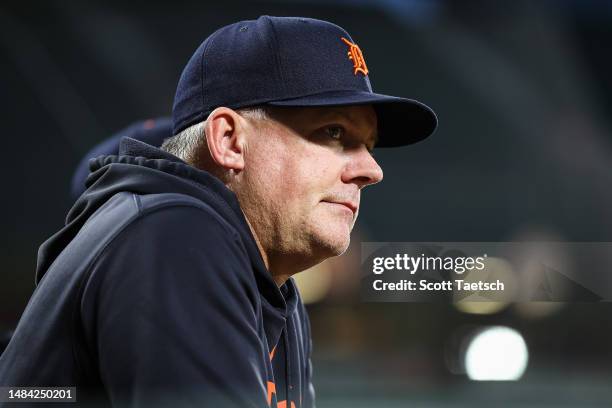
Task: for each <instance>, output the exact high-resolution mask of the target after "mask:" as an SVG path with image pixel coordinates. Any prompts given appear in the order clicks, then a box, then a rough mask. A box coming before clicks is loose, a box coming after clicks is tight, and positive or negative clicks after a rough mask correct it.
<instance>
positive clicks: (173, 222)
mask: <svg viewBox="0 0 612 408" xmlns="http://www.w3.org/2000/svg"><path fill="white" fill-rule="evenodd" d="M121 194H124V193H121ZM121 194H119V195H121ZM117 200H118V201H117V202H116V203H110V202H109V205H108V208H107V209H106V210H104V211H103V212H101V213H100V214H97V215H96V216H95V217H92V218H96V219H94V220H92V222H94V223H95V222H100V223H103V224H104V225H108V224H109V223H111V224H112V222H113V218H114V217H115V215H113V214H112V213H113V212H118V213H122V214H123V218H122V224H123V225H122V227H121V228H120V229H119V230H118V231H116V233H115V234H113V236H107V237H106V244H105V245H104V248H103V249H102V250H101V251H100V253H99V254H98V256H97V257H96V259H95V261H94V262H93V263H92V265H91V267H90V271H89V273H88V275H89V277H88V279H87V280H88V282H87V284H86V288H85V292H86V293H91V291H92V289H94V288H96V289H95V290H94V292H96V291H97V289H98V288H100V287H102V288H104V287H107V288H109V287H114V285H116V284H117V283H119V282H123V283H125V284H127V285H128V286H131V287H134V288H136V290H144V289H145V288H146V286H147V285H144V286H143V283H144V282H158V284H160V286H166V287H170V286H176V287H180V286H182V287H183V288H185V287H198V286H199V287H207V288H213V287H214V288H216V290H221V291H225V290H230V288H231V287H242V288H243V289H244V288H246V287H250V286H253V287H254V286H255V283H254V276H253V272H252V268H251V262H250V259H249V256H248V253H247V251H246V249H245V246H244V244H243V242H242V240H241V237H240V235H239V233H238V232H237V231H236V229H235V228H234V227H233V226H232V225H231V224H230V223H229V222H228V221H227V220H225V219H224V218H223V217H222V216H221V215H220V214H219V213H218V212H217V211H215V210H214V208H212V207H211V206H209V205H208V204H206V203H204V202H202V201H200V200H197V199H194V198H192V197H189V196H186V195H182V194H152V195H145V196H139V195H134V194H125V195H124V196H122V197H118V199H117ZM105 212H106V214H105ZM126 212H127V214H126Z"/></svg>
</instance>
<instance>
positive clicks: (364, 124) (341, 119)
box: [271, 105, 378, 140]
mask: <svg viewBox="0 0 612 408" xmlns="http://www.w3.org/2000/svg"><path fill="white" fill-rule="evenodd" d="M271 113H272V117H273V118H274V119H277V120H279V121H281V122H283V123H284V124H286V125H288V126H290V127H293V128H309V127H317V126H321V125H325V124H328V123H334V122H338V123H339V124H342V125H345V126H347V127H350V129H349V130H351V131H355V132H358V133H359V134H360V135H362V136H364V137H368V138H373V139H374V140H376V139H377V136H378V134H377V129H378V118H377V115H376V111H375V110H374V108H373V107H372V105H351V106H321V107H282V108H281V107H274V108H273V109H272V112H271Z"/></svg>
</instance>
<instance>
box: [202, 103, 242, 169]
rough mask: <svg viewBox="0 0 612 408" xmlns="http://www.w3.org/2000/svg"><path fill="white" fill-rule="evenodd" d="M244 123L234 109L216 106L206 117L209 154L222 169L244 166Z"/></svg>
mask: <svg viewBox="0 0 612 408" xmlns="http://www.w3.org/2000/svg"><path fill="white" fill-rule="evenodd" d="M245 128H246V123H245V122H244V119H243V118H242V117H241V116H240V115H238V113H236V112H235V111H233V110H232V109H229V108H225V107H221V108H217V109H215V110H214V111H212V112H211V113H210V115H208V118H207V119H206V126H205V128H204V129H205V131H206V143H207V144H208V150H209V151H210V156H211V157H212V159H213V160H214V161H215V163H216V164H217V165H219V166H221V167H223V168H224V169H227V170H235V171H241V170H242V169H243V168H244V162H245V160H244V152H245V143H246V135H245Z"/></svg>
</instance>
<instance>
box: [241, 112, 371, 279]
mask: <svg viewBox="0 0 612 408" xmlns="http://www.w3.org/2000/svg"><path fill="white" fill-rule="evenodd" d="M308 113H309V114H310V116H312V117H313V118H314V117H315V116H316V115H317V112H313V111H310V112H308ZM273 118H274V120H264V121H260V123H258V124H257V129H256V131H254V132H252V134H251V135H249V136H250V137H249V140H248V142H247V146H248V147H247V149H246V165H245V170H244V171H243V173H242V174H241V175H240V177H239V180H238V182H237V183H236V185H235V186H234V188H233V189H234V191H235V192H236V193H237V196H238V199H239V201H240V205H241V207H242V209H243V211H244V213H245V216H246V217H247V220H248V221H249V223H250V225H251V228H252V229H253V231H254V233H255V235H256V238H257V240H258V243H259V245H260V246H261V247H262V248H263V250H264V252H265V254H266V256H267V258H268V263H269V265H272V266H275V267H276V268H277V269H279V270H282V271H283V272H289V273H288V274H289V275H290V274H292V273H296V272H299V271H301V270H304V269H307V268H309V267H311V266H313V265H315V264H317V263H319V262H321V261H323V260H324V259H326V258H329V257H332V256H337V255H340V254H342V253H343V252H344V251H345V250H346V249H347V248H348V245H349V243H350V232H351V230H352V228H353V226H354V224H355V221H356V218H357V211H356V209H357V208H358V205H359V197H360V188H359V187H358V186H357V185H355V184H351V183H345V182H343V181H342V180H341V173H342V171H343V168H344V167H345V165H346V163H345V162H346V159H345V158H343V156H342V155H341V154H339V151H338V149H332V148H330V146H329V145H328V144H327V142H326V141H325V142H324V143H318V142H316V141H315V142H313V140H312V139H311V138H310V135H309V134H308V132H309V131H310V130H311V129H312V126H311V124H310V123H311V119H312V118H310V117H309V116H307V115H306V116H305V115H301V114H300V112H299V111H298V110H295V109H291V110H286V109H282V110H280V112H279V111H275V112H274V114H273ZM277 119H278V120H277ZM374 123H375V122H374ZM347 203H350V204H348V205H347ZM355 205H356V206H357V208H355ZM271 272H273V273H274V271H271Z"/></svg>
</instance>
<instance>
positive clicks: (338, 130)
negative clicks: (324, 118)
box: [325, 125, 345, 140]
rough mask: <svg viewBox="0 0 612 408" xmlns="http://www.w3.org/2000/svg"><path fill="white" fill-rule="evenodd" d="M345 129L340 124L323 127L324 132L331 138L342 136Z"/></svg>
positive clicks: (336, 138) (340, 137)
mask: <svg viewBox="0 0 612 408" xmlns="http://www.w3.org/2000/svg"><path fill="white" fill-rule="evenodd" d="M344 133H345V130H344V128H343V127H342V126H337V125H334V126H328V127H326V128H325V134H326V135H327V136H329V137H331V138H332V139H335V140H340V139H342V137H343V136H344Z"/></svg>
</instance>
